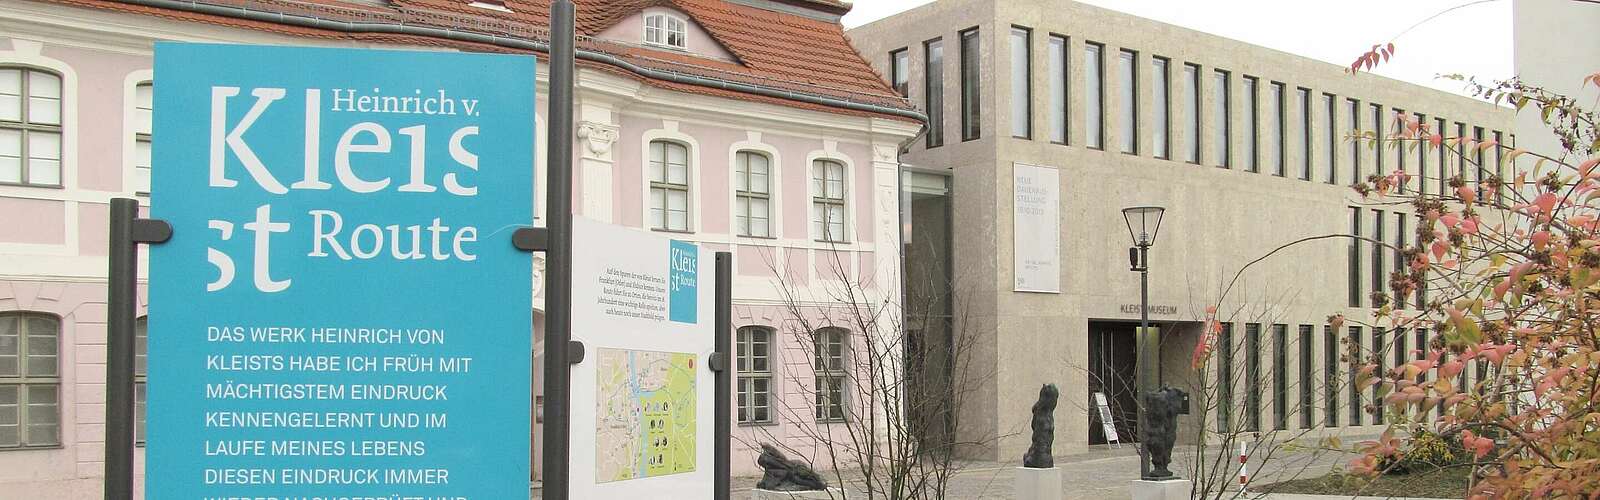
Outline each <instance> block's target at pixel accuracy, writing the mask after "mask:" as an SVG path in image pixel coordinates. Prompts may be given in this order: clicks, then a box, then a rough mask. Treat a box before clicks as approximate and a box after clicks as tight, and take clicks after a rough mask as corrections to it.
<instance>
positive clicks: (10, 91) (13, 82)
mask: <svg viewBox="0 0 1600 500" xmlns="http://www.w3.org/2000/svg"><path fill="white" fill-rule="evenodd" d="M5 95H22V70H21V69H18V68H0V96H5Z"/></svg>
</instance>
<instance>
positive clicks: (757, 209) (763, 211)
mask: <svg viewBox="0 0 1600 500" xmlns="http://www.w3.org/2000/svg"><path fill="white" fill-rule="evenodd" d="M769 208H770V207H769V206H768V203H767V199H766V198H751V199H750V216H751V217H753V218H756V219H761V220H766V219H768V218H769V216H768V212H767V210H768V209H769Z"/></svg>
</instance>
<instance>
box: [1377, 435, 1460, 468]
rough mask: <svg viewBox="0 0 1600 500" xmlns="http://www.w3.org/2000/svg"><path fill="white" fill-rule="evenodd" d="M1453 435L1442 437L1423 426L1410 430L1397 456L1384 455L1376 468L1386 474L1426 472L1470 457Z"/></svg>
mask: <svg viewBox="0 0 1600 500" xmlns="http://www.w3.org/2000/svg"><path fill="white" fill-rule="evenodd" d="M1470 456H1471V454H1469V453H1467V452H1466V449H1465V448H1463V447H1462V446H1461V439H1460V438H1457V437H1455V436H1451V437H1449V438H1445V437H1442V436H1440V435H1438V434H1436V433H1434V432H1433V431H1429V430H1427V429H1423V428H1417V429H1414V430H1412V432H1411V439H1410V440H1409V441H1408V442H1407V444H1406V449H1405V451H1404V452H1403V453H1401V454H1400V456H1399V457H1386V458H1384V459H1383V460H1381V461H1379V464H1378V470H1381V471H1384V472H1386V473H1388V474H1410V473H1414V472H1427V471H1432V470H1437V469H1438V468H1440V467H1444V466H1447V465H1454V464H1457V463H1460V462H1461V461H1462V460H1464V459H1466V458H1468V457H1470Z"/></svg>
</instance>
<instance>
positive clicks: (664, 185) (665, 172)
mask: <svg viewBox="0 0 1600 500" xmlns="http://www.w3.org/2000/svg"><path fill="white" fill-rule="evenodd" d="M657 143H660V144H661V159H660V160H659V161H658V160H657V159H656V154H655V149H656V148H655V146H656V144H657ZM672 147H679V148H683V154H684V164H683V168H684V173H683V176H684V177H683V181H684V182H683V183H681V184H680V183H676V182H672V181H671V179H672V176H671V168H672V167H671V164H670V163H669V160H670V158H671V156H670V153H669V151H670V148H672ZM645 155H646V156H645V182H646V184H647V186H648V189H647V191H646V193H647V197H648V199H647V200H646V205H645V213H646V217H645V223H646V224H648V225H649V226H650V229H652V230H656V231H667V232H675V233H688V232H693V231H694V227H695V225H694V212H695V210H694V197H693V193H694V172H693V169H692V167H691V164H692V163H693V161H692V160H691V158H692V157H693V156H694V149H693V148H692V147H691V146H690V145H688V144H685V143H683V142H679V141H675V140H671V139H654V140H651V141H649V142H646V147H645ZM656 163H660V164H661V167H660V168H661V178H660V180H657V179H655V178H653V177H652V175H653V173H654V170H655V169H656V167H655V164H656ZM674 192H681V193H683V199H684V206H683V227H674V226H673V224H672V217H671V208H672V207H671V203H670V202H669V201H667V200H668V198H669V196H670V195H671V194H672V193H674ZM658 193H659V194H658ZM657 199H660V200H661V207H660V208H659V210H661V221H660V223H659V224H657V222H656V220H655V218H654V215H653V212H655V211H656V210H658V209H657V208H656V200H657Z"/></svg>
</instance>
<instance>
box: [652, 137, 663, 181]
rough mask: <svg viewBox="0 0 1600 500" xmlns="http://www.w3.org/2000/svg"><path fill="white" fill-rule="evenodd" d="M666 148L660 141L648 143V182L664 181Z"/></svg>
mask: <svg viewBox="0 0 1600 500" xmlns="http://www.w3.org/2000/svg"><path fill="white" fill-rule="evenodd" d="M666 147H667V146H666V144H665V143H663V142H660V141H651V142H650V180H652V181H657V182H660V181H663V180H666V174H665V173H664V172H666V162H667V153H666Z"/></svg>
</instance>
